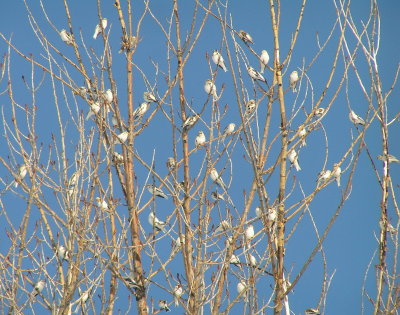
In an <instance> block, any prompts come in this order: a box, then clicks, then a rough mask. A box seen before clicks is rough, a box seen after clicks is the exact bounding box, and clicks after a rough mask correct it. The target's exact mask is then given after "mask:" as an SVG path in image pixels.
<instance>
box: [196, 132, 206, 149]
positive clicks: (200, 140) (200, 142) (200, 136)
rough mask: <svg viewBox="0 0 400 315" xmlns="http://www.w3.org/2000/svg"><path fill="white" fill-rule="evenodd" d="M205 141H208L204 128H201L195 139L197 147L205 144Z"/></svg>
mask: <svg viewBox="0 0 400 315" xmlns="http://www.w3.org/2000/svg"><path fill="white" fill-rule="evenodd" d="M205 142H206V135H205V134H204V132H203V131H202V130H200V131H199V132H198V134H197V137H196V139H195V144H196V148H197V147H199V146H202V145H204V143H205Z"/></svg>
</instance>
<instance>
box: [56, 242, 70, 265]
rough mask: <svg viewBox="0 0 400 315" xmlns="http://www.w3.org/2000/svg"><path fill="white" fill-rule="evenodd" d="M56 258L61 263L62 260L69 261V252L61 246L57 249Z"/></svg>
mask: <svg viewBox="0 0 400 315" xmlns="http://www.w3.org/2000/svg"><path fill="white" fill-rule="evenodd" d="M57 257H58V259H59V260H60V262H61V263H62V262H63V260H69V252H68V250H67V248H66V247H65V246H64V245H61V246H59V247H58V248H57Z"/></svg>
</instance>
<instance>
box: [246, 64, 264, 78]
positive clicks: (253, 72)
mask: <svg viewBox="0 0 400 315" xmlns="http://www.w3.org/2000/svg"><path fill="white" fill-rule="evenodd" d="M247 73H248V74H249V76H250V77H251V78H252V79H253V80H260V81H263V82H267V81H266V80H265V78H264V77H263V75H262V74H261V73H260V72H258V71H257V70H256V69H254V68H253V67H251V66H248V67H247Z"/></svg>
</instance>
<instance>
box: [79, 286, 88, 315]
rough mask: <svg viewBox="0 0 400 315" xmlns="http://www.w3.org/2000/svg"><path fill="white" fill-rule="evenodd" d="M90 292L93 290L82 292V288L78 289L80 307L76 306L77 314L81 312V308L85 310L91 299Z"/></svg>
mask: <svg viewBox="0 0 400 315" xmlns="http://www.w3.org/2000/svg"><path fill="white" fill-rule="evenodd" d="M90 291H91V289H89V290H86V291H85V292H82V290H81V288H80V287H78V292H79V301H80V305H79V304H78V305H77V306H76V308H75V313H78V312H79V307H81V308H82V309H83V307H84V306H85V304H86V302H87V300H88V299H89V295H90Z"/></svg>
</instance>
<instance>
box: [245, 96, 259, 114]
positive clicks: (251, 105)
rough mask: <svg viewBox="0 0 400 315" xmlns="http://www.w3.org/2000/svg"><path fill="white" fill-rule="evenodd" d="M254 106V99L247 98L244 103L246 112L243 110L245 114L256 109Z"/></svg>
mask: <svg viewBox="0 0 400 315" xmlns="http://www.w3.org/2000/svg"><path fill="white" fill-rule="evenodd" d="M256 106H257V104H256V101H255V100H254V99H251V100H249V101H248V102H247V103H246V112H245V114H246V115H247V116H249V115H251V114H252V113H253V112H254V110H255V109H256Z"/></svg>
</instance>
